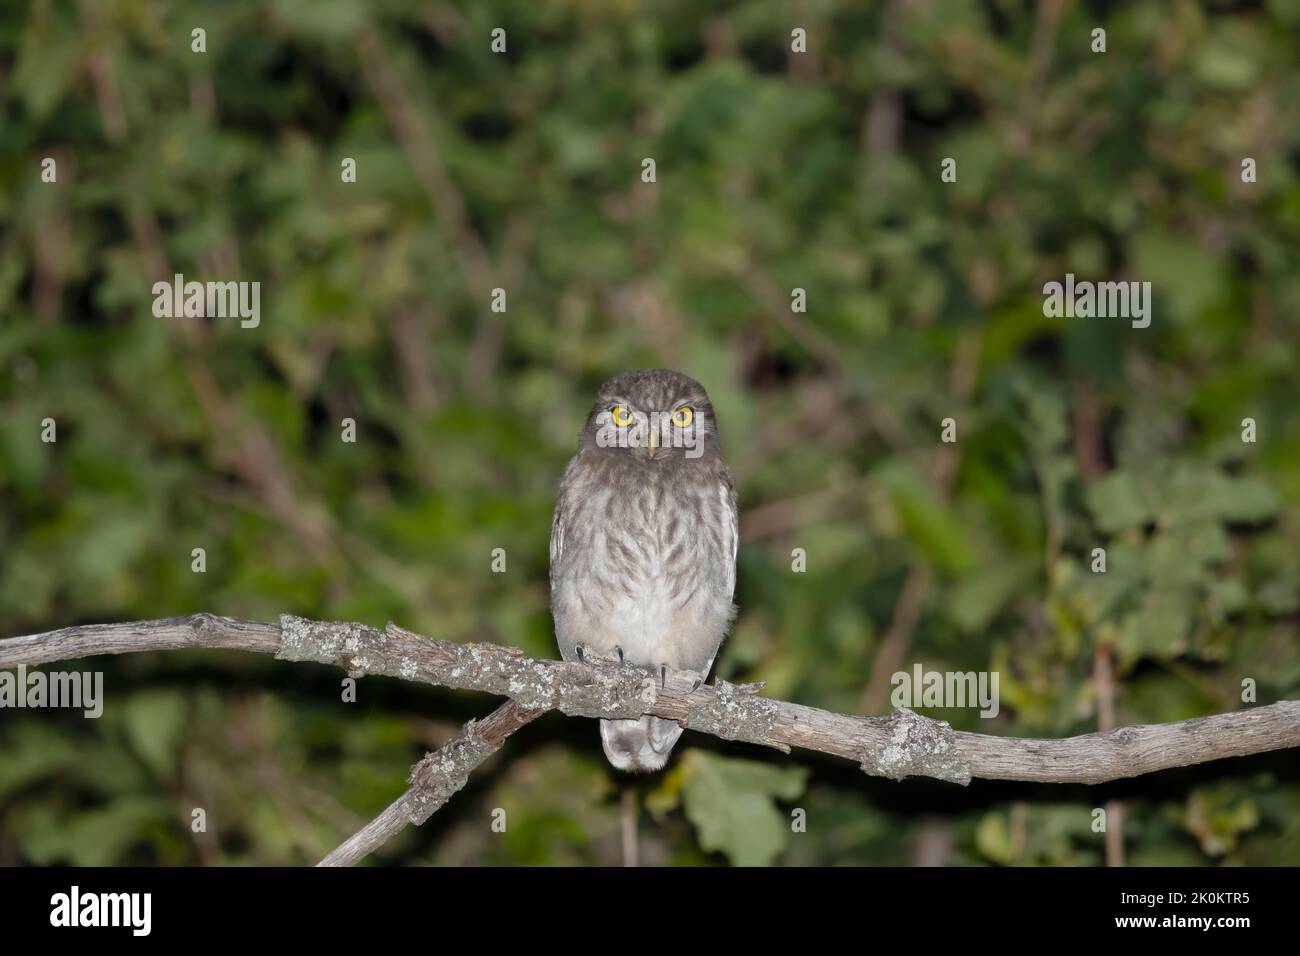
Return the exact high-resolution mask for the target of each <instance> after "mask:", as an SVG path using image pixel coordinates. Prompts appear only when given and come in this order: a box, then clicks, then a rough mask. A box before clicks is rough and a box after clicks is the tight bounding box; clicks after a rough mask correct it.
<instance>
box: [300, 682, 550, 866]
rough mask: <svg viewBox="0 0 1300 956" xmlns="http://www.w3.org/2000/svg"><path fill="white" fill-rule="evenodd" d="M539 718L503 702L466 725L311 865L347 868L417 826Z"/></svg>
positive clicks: (535, 714) (525, 710)
mask: <svg viewBox="0 0 1300 956" xmlns="http://www.w3.org/2000/svg"><path fill="white" fill-rule="evenodd" d="M544 713H546V711H544V710H530V709H529V708H527V707H520V706H519V705H518V704H516V703H515V702H514V701H513V700H508V701H506V702H505V703H504V704H502V705H501V706H500V707H498V708H497V709H496V710H494V711H492V713H490V714H489V715H488V716H487V717H484V718H483V720H481V721H474V720H471V721H470V722H469V723H468V724H466V725H465V726H464V727H462V728H461V730H460V733H458V734H457V735H456V736H455V737H453V738H451V740H449V741H447V742H446V743H445V744H443V745H442V746H441V747H439V748H438V749H437V750H436V751H434V752H433V753H429V754H425V755H424V759H423V760H421V761H420V762H419V763H417V764H416V765H415V766H414V767H412V768H411V776H410V777H409V778H407V783H409V784H410V785H411V787H410V789H409V790H407V791H406V793H404V794H402V795H401V796H400V797H398V798H397V799H396V800H394V801H393V802H392V803H390V804H389V805H388V807H387V809H385V810H384V812H383V813H381V814H379V816H377V817H375V819H373V820H371V821H370V822H369V823H367V824H366V825H365V826H364V827H362V828H361V829H360V830H358V831H357V832H356V833H354V834H352V836H350V837H348V838H347V839H346V840H344V841H343V842H342V843H341V844H339V846H338V848H337V849H335V850H334V851H333V852H331V853H330V854H329V855H328V856H327V857H325V859H323V860H321V861H320V862H319V863H317V864H316V865H317V866H351V865H352V864H353V863H356V862H357V861H358V860H360V859H362V858H363V857H365V856H368V855H369V854H370V853H372V852H373V851H374V850H377V849H378V848H379V847H381V846H383V845H384V844H385V843H387V842H388V841H389V840H391V839H392V838H393V837H395V836H396V835H397V834H398V833H400V832H401V831H402V830H404V829H406V825H407V824H408V823H413V824H415V825H416V826H417V827H418V826H419V825H420V824H421V823H423V822H424V821H425V820H427V819H429V817H431V816H433V815H434V814H435V813H437V812H438V811H439V810H440V809H441V808H442V805H443V804H444V803H446V802H447V801H448V800H450V799H451V797H452V796H453V795H454V794H455V793H456V791H458V790H459V789H460V788H461V787H463V786H465V783H466V782H467V781H468V780H469V775H470V772H471V771H473V770H474V769H475V768H476V767H478V765H479V764H481V763H482V762H483V761H484V760H486V759H487V758H488V757H490V756H492V754H494V753H496V752H497V751H498V750H500V749H501V745H502V744H503V743H505V741H506V738H507V737H509V736H510V735H511V734H513V733H514V732H515V731H516V730H518V729H519V728H520V727H523V726H524V725H525V724H528V723H530V722H531V721H533V720H536V719H537V718H538V717H540V716H541V715H542V714H544Z"/></svg>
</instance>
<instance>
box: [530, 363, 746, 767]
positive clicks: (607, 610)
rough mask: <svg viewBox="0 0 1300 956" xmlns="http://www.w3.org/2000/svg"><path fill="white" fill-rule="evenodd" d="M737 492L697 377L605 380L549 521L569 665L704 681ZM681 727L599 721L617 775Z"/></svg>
mask: <svg viewBox="0 0 1300 956" xmlns="http://www.w3.org/2000/svg"><path fill="white" fill-rule="evenodd" d="M737 540H738V532H737V523H736V491H735V487H734V486H733V485H732V482H731V476H730V475H729V474H728V473H727V466H726V465H725V464H724V463H723V460H722V449H721V447H720V446H719V444H718V429H717V423H716V421H715V420H714V417H713V406H712V404H710V402H709V396H708V394H707V393H706V392H705V391H704V388H703V387H702V386H701V385H700V384H699V382H696V381H695V380H694V379H691V378H688V377H687V376H685V375H683V374H681V373H680V372H673V371H669V370H667V369H647V370H639V371H634V372H627V373H624V374H623V375H620V376H618V377H617V378H614V379H611V380H610V381H608V382H606V383H605V384H604V385H602V386H601V388H600V391H599V393H598V394H597V395H596V402H595V404H594V405H593V406H592V408H591V413H590V414H589V415H588V416H587V422H586V425H585V426H584V427H583V429H582V432H581V433H580V434H579V436H578V453H577V454H576V455H574V457H573V459H572V460H571V461H570V462H569V465H568V467H567V468H566V469H565V471H564V478H563V479H562V480H561V482H560V490H559V494H558V496H557V497H556V501H555V517H554V519H553V520H552V522H551V613H552V614H553V616H554V618H555V636H556V641H557V643H558V644H559V648H560V654H561V655H562V656H563V657H564V659H565V660H569V661H582V660H584V659H585V658H587V657H599V658H603V659H606V660H610V661H620V662H630V663H633V664H641V665H644V666H646V667H650V668H652V669H653V670H654V671H655V673H656V674H658V675H660V678H661V679H663V678H664V677H665V676H666V675H667V672H668V671H670V670H672V671H686V672H688V673H691V674H693V675H694V676H695V677H696V680H697V683H698V682H700V681H703V680H704V678H705V677H706V676H707V674H708V672H709V668H710V667H711V666H712V665H713V659H714V657H715V656H716V655H717V653H718V648H719V647H720V646H721V644H722V639H723V637H724V636H725V635H726V633H727V629H728V628H729V627H730V625H731V621H732V619H733V617H734V616H735V605H734V604H733V603H732V595H733V592H734V591H735V584H736V545H737ZM681 733H682V728H681V727H680V726H678V725H677V723H676V722H675V721H672V720H664V719H662V718H659V717H654V716H649V715H647V716H644V717H640V718H638V719H636V720H602V721H601V722H600V739H601V743H602V745H603V747H604V750H605V756H606V757H608V758H609V762H610V763H611V764H613V765H614V766H615V767H616V768H618V769H619V770H625V771H653V770H659V769H660V768H662V767H663V765H664V764H665V763H666V762H667V760H668V754H669V752H670V751H671V750H672V748H673V745H674V744H675V743H676V742H677V738H678V737H680V736H681Z"/></svg>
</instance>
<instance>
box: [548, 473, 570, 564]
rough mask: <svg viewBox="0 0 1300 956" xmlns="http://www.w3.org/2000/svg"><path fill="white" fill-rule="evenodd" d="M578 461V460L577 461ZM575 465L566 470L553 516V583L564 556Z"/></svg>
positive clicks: (557, 495)
mask: <svg viewBox="0 0 1300 956" xmlns="http://www.w3.org/2000/svg"><path fill="white" fill-rule="evenodd" d="M575 460H576V459H575ZM572 468H573V464H572V462H570V464H569V467H568V468H566V469H565V470H564V478H563V480H561V481H560V490H559V492H558V493H557V494H556V496H555V514H554V515H552V516H551V581H552V582H554V580H555V575H556V574H557V573H558V572H559V569H560V559H561V557H563V555H564V524H565V521H566V520H567V519H568V516H569V480H568V478H569V472H570V471H571V470H572Z"/></svg>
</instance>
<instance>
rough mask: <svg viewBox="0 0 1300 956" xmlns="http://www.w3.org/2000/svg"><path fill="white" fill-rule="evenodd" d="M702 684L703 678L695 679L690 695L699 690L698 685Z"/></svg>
mask: <svg viewBox="0 0 1300 956" xmlns="http://www.w3.org/2000/svg"><path fill="white" fill-rule="evenodd" d="M703 683H704V678H703V677H697V678H695V683H694V684H692V685H691V693H692V694H694V693H695V692H696V691H697V690H699V689H700V685H701V684H703Z"/></svg>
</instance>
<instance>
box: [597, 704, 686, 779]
mask: <svg viewBox="0 0 1300 956" xmlns="http://www.w3.org/2000/svg"><path fill="white" fill-rule="evenodd" d="M681 735H682V728H681V727H680V726H678V724H677V721H675V720H664V719H663V718H662V717H654V716H651V715H650V714H646V715H645V716H644V717H639V718H637V719H636V720H602V721H601V722H600V742H601V744H602V745H603V746H604V748H605V756H606V757H608V758H609V762H610V763H612V764H613V765H614V767H615V769H618V770H626V771H628V772H631V773H635V772H638V771H639V772H641V773H649V772H651V771H653V770H661V769H663V765H664V764H666V763H667V762H668V754H670V753H671V752H672V749H673V744H675V743H677V738H678V737H680V736H681Z"/></svg>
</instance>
